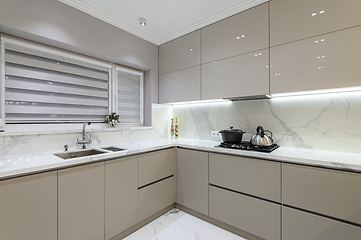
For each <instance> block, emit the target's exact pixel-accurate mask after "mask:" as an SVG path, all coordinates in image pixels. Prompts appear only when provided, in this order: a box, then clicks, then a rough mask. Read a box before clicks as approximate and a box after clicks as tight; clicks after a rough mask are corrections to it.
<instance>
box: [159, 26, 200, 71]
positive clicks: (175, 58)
mask: <svg viewBox="0 0 361 240" xmlns="http://www.w3.org/2000/svg"><path fill="white" fill-rule="evenodd" d="M200 64H201V31H200V30H198V31H195V32H192V33H189V34H187V35H184V36H182V37H180V38H177V39H175V40H172V41H170V42H167V43H165V44H162V45H160V46H159V74H163V73H168V72H172V71H175V70H181V69H184V68H189V67H194V66H197V65H200Z"/></svg>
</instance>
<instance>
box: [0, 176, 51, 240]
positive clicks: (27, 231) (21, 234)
mask: <svg viewBox="0 0 361 240" xmlns="http://www.w3.org/2000/svg"><path fill="white" fill-rule="evenodd" d="M0 195H1V196H0V239H1V240H24V239H31V240H32V239H36V240H57V172H49V173H42V174H37V175H31V176H26V177H19V178H15V179H10V180H3V181H1V182H0Z"/></svg>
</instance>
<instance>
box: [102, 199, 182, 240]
mask: <svg viewBox="0 0 361 240" xmlns="http://www.w3.org/2000/svg"><path fill="white" fill-rule="evenodd" d="M174 207H175V206H174V203H173V204H171V205H169V206H168V207H166V208H164V209H162V210H160V211H159V212H157V213H155V214H153V215H152V216H150V217H148V218H146V219H144V220H143V221H141V222H139V223H137V224H136V225H134V226H133V227H130V228H128V229H127V230H125V231H123V232H121V233H119V234H118V235H116V236H114V237H112V238H110V239H109V240H122V239H123V238H125V237H126V236H129V235H130V234H132V233H133V232H136V231H138V230H139V229H140V228H142V227H144V226H145V225H147V224H148V223H150V222H152V221H153V220H155V219H157V218H159V217H160V216H162V215H163V214H165V213H167V212H168V211H170V210H171V209H173V208H174Z"/></svg>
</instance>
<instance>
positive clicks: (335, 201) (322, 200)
mask: <svg viewBox="0 0 361 240" xmlns="http://www.w3.org/2000/svg"><path fill="white" fill-rule="evenodd" d="M282 179H283V190H282V198H283V203H284V204H287V205H290V206H295V207H298V208H301V209H306V210H309V211H312V212H317V213H321V214H324V215H326V216H331V217H335V218H339V219H344V220H347V221H350V222H354V223H357V224H361V191H360V186H361V174H360V173H351V172H343V171H337V170H329V169H322V168H314V167H306V166H298V165H292V164H283V178H282Z"/></svg>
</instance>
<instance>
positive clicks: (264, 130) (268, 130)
mask: <svg viewBox="0 0 361 240" xmlns="http://www.w3.org/2000/svg"><path fill="white" fill-rule="evenodd" d="M264 131H265V132H269V133H270V134H271V137H270V138H272V137H273V133H272V132H271V131H270V130H264Z"/></svg>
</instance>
